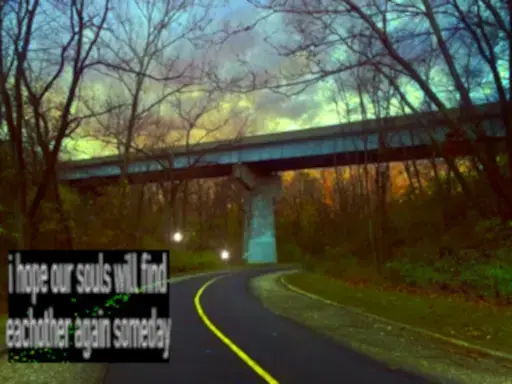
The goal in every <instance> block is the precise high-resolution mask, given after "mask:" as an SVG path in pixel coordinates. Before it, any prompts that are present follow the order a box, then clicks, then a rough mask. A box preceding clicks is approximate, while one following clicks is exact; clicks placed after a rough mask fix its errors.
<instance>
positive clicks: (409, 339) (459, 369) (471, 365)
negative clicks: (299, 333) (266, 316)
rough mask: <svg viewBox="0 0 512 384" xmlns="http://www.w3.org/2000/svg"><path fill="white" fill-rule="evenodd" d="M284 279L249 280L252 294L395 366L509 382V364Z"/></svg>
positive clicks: (451, 378)
mask: <svg viewBox="0 0 512 384" xmlns="http://www.w3.org/2000/svg"><path fill="white" fill-rule="evenodd" d="M285 273H289V272H285ZM281 276H283V272H278V273H272V274H268V275H264V276H260V277H257V278H254V279H252V280H251V282H250V287H251V291H252V292H253V293H254V294H255V295H256V296H257V297H258V298H259V299H260V300H261V301H262V303H263V305H264V306H265V307H267V308H268V309H269V310H271V311H273V312H274V313H277V314H279V315H282V316H284V317H286V318H288V319H290V320H292V321H294V322H296V323H299V324H302V325H304V326H307V327H308V328H310V329H313V330H314V331H317V332H319V333H322V334H325V335H327V336H329V337H331V338H333V339H335V340H337V341H339V342H341V343H343V344H345V345H347V346H349V347H351V348H353V349H355V350H357V351H360V352H362V353H365V354H367V355H370V356H372V357H374V358H377V359H379V360H381V361H384V362H386V363H387V364H388V365H389V366H390V367H393V368H400V369H405V370H408V371H412V372H418V373H421V374H423V375H426V376H429V377H436V378H438V377H443V378H446V381H445V380H442V381H444V382H460V383H476V382H478V383H482V384H484V383H489V384H498V383H499V384H505V383H510V377H512V363H511V362H507V361H505V360H502V359H499V358H494V357H489V356H484V355H482V354H478V353H473V354H468V353H467V351H463V350H462V349H461V348H460V347H458V346H456V345H453V344H450V343H444V342H440V341H439V340H435V339H433V338H431V337H428V336H426V335H422V334H418V333H416V332H413V331H411V330H407V329H403V328H401V327H397V326H395V325H391V324H389V323H386V322H383V321H379V320H378V319H376V318H372V317H368V316H365V315H364V314H360V313H355V312H353V311H350V310H347V309H344V308H341V307H336V306H333V305H329V304H326V303H325V302H322V301H319V300H314V299H311V298H308V297H305V296H303V295H300V294H298V293H296V292H292V291H290V290H289V289H287V288H286V287H285V286H284V285H283V284H282V283H281V282H280V277H281Z"/></svg>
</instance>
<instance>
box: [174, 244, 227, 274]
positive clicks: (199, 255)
mask: <svg viewBox="0 0 512 384" xmlns="http://www.w3.org/2000/svg"><path fill="white" fill-rule="evenodd" d="M169 265H170V273H171V276H172V274H173V273H183V272H196V271H203V270H211V269H217V268H223V267H225V263H224V262H222V260H220V258H219V255H218V254H217V253H215V252H213V251H186V250H173V251H172V252H171V256H170V262H169Z"/></svg>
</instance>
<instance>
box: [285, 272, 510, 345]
mask: <svg viewBox="0 0 512 384" xmlns="http://www.w3.org/2000/svg"><path fill="white" fill-rule="evenodd" d="M284 279H285V281H286V282H287V283H289V284H291V285H293V286H295V287H297V288H299V289H302V290H304V291H306V292H310V293H312V294H315V295H317V296H320V297H323V298H325V299H328V300H331V301H333V302H336V303H339V304H341V305H344V306H348V307H353V308H357V309H359V310H363V311H365V312H367V313H371V314H374V315H377V316H380V317H383V318H387V319H389V320H393V321H396V322H399V323H402V324H407V325H411V326H413V327H417V328H423V329H425V330H428V331H431V332H435V333H438V334H440V335H443V336H446V337H451V338H455V339H459V340H463V341H466V342H468V343H472V344H475V345H479V346H482V347H484V348H489V349H493V350H497V351H501V352H505V353H509V354H512V308H511V307H496V306H491V305H489V304H483V303H481V304H477V303H469V302H465V301H463V300H461V299H459V298H457V297H453V296H446V295H445V296H436V295H430V296H427V295H414V294H411V293H406V292H396V291H393V290H385V289H382V287H379V286H358V287H356V286H351V285H349V284H346V283H344V282H343V281H340V280H336V279H333V278H329V277H325V276H323V275H319V274H313V273H308V272H299V273H295V274H291V275H288V276H285V277H284Z"/></svg>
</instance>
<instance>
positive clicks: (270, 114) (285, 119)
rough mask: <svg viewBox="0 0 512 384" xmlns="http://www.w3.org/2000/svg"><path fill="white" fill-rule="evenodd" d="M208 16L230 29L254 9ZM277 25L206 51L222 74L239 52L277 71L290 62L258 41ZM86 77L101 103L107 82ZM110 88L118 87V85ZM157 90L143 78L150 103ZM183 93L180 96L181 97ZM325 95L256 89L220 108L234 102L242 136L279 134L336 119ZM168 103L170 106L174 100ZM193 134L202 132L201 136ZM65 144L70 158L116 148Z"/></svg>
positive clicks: (236, 4) (240, 4)
mask: <svg viewBox="0 0 512 384" xmlns="http://www.w3.org/2000/svg"><path fill="white" fill-rule="evenodd" d="M213 14H214V15H213V16H214V18H215V21H214V22H213V26H211V27H212V28H214V27H215V26H219V25H223V24H225V23H231V26H232V27H233V28H234V27H235V26H236V25H238V24H240V25H243V24H245V23H250V22H251V21H252V20H254V19H255V17H257V15H258V11H257V10H255V8H254V7H253V6H252V5H250V4H249V3H247V2H245V1H230V2H229V4H228V6H224V7H222V8H220V9H217V10H215V12H214V13H213ZM186 17H187V15H186V14H183V15H181V17H180V19H182V20H186ZM280 28H282V23H281V20H280V18H279V17H274V18H273V19H272V20H270V21H269V22H266V23H264V24H261V25H260V27H259V28H256V29H255V30H254V31H249V32H246V33H243V34H238V35H236V36H234V37H232V38H230V40H229V42H228V43H226V44H224V45H223V46H222V48H221V49H215V50H213V52H209V53H208V55H210V56H211V58H213V59H214V60H215V62H216V63H217V65H218V67H219V70H220V72H222V73H224V74H229V75H233V73H235V72H236V70H237V68H239V64H238V62H237V59H236V58H237V57H240V56H241V57H244V58H245V60H247V61H248V62H249V63H250V65H251V68H252V69H253V70H255V71H264V70H271V71H276V70H278V69H279V68H281V67H283V65H290V63H289V60H285V59H283V58H282V57H279V55H277V54H276V52H275V50H274V49H273V48H272V47H270V46H269V45H268V44H266V43H265V42H264V40H263V39H264V36H265V35H266V33H268V32H269V31H270V32H272V31H277V32H279V31H280ZM141 40H142V39H141ZM175 48H176V49H174V50H173V51H180V56H181V57H180V59H183V58H186V57H194V58H196V59H197V58H200V57H201V56H202V55H204V54H205V52H204V51H202V50H197V49H196V50H194V49H193V48H191V47H190V45H188V44H186V43H184V44H181V43H179V44H176V45H175ZM292 65H293V64H292ZM89 76H90V79H92V83H93V84H94V85H90V84H89V86H88V88H89V89H91V88H92V89H93V91H92V92H90V93H91V94H93V95H94V98H95V99H98V100H97V102H98V103H101V102H102V100H101V99H102V98H101V96H100V95H106V94H107V93H111V92H112V88H113V85H112V82H111V81H110V80H108V79H105V78H104V77H103V76H102V75H98V74H97V73H93V74H91V75H89ZM115 87H117V88H122V87H119V85H117V86H115ZM158 88H161V87H160V85H159V84H155V82H152V81H148V82H147V91H146V94H145V98H144V100H145V101H147V102H149V101H150V100H151V99H152V97H154V95H155V94H158V92H159V89H158ZM121 93H124V91H121ZM187 97H188V96H184V98H187ZM327 98H328V96H326V95H325V89H322V86H321V85H318V86H312V87H311V88H309V89H307V90H306V91H304V92H303V93H301V94H300V95H297V96H293V97H287V96H284V95H279V94H276V93H273V92H270V91H258V92H254V93H252V94H248V95H231V96H230V97H229V99H230V100H229V101H228V104H230V105H231V107H226V106H225V105H224V106H223V108H224V109H226V108H227V109H229V108H233V106H234V105H238V106H239V108H238V109H239V110H241V111H239V113H242V114H243V116H244V122H245V124H246V125H247V126H248V128H249V129H248V133H247V134H262V133H269V132H283V131H291V130H297V129H303V128H310V127H315V126H324V125H329V124H335V123H338V122H339V119H338V116H337V114H336V112H335V109H334V105H333V103H332V102H331V101H330V100H327ZM216 100H217V99H216ZM172 102H173V103H174V104H175V100H174V99H173V100H172ZM217 103H218V102H217V101H215V102H214V104H217ZM220 104H222V103H220ZM224 104H226V103H224ZM162 109H166V106H165V105H164V106H162ZM165 113H167V115H168V116H171V119H172V115H173V111H172V107H171V108H169V110H168V111H167V112H165ZM235 114H236V112H235ZM213 115H215V113H211V114H209V115H208V116H206V117H205V120H206V121H207V122H211V120H212V116H213ZM247 119H248V120H249V121H246V120H247ZM236 130H237V128H236V127H233V126H228V127H226V129H224V130H222V132H221V133H220V136H219V135H210V136H209V137H207V139H206V140H213V139H216V138H226V137H230V136H232V135H233V133H234V132H236ZM198 135H199V136H201V135H200V134H198ZM67 144H68V146H69V148H71V149H72V152H74V153H73V157H75V158H87V157H91V156H97V155H105V154H110V153H112V152H114V151H115V148H113V147H112V146H106V145H105V143H104V142H103V140H97V139H94V138H90V137H88V138H83V137H82V138H78V139H76V140H73V141H69V142H68V143H67Z"/></svg>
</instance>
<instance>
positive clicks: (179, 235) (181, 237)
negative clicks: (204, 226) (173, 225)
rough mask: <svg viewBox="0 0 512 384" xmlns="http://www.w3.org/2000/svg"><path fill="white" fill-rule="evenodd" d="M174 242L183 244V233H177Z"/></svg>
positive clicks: (173, 236)
mask: <svg viewBox="0 0 512 384" xmlns="http://www.w3.org/2000/svg"><path fill="white" fill-rule="evenodd" d="M172 240H173V241H174V242H175V243H179V242H181V240H183V235H182V234H181V232H176V233H175V234H174V235H172Z"/></svg>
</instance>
